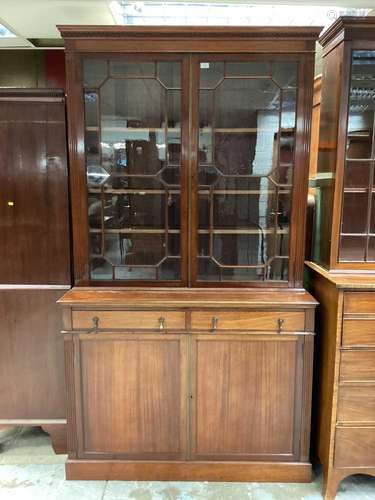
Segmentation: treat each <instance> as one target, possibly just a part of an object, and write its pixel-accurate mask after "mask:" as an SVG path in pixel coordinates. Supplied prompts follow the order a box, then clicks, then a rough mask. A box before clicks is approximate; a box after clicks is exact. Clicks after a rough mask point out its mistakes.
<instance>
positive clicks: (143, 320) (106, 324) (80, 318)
mask: <svg viewBox="0 0 375 500" xmlns="http://www.w3.org/2000/svg"><path fill="white" fill-rule="evenodd" d="M95 317H97V318H98V319H99V322H98V328H99V329H106V330H110V329H118V328H121V329H131V330H184V329H185V313H184V312H183V311H95V310H94V311H73V312H72V324H73V329H76V330H81V329H89V328H93V326H94V323H93V318H95Z"/></svg>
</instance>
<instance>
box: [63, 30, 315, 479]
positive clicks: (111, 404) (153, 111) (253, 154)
mask: <svg viewBox="0 0 375 500" xmlns="http://www.w3.org/2000/svg"><path fill="white" fill-rule="evenodd" d="M60 30H61V33H62V35H63V37H64V40H65V45H66V62H67V94H68V122H69V147H70V164H71V195H72V219H73V247H74V269H75V284H76V286H75V288H74V289H73V290H72V291H71V292H70V293H68V294H66V295H65V296H64V297H63V299H61V300H60V303H61V305H62V306H63V308H64V330H63V333H64V338H65V343H66V366H67V370H66V372H67V385H68V391H69V396H68V408H69V436H70V437H69V447H70V455H69V460H68V463H67V477H68V478H71V479H74V478H107V479H109V478H112V479H113V478H118V479H120V478H122V479H131V478H133V479H147V478H148V479H151V478H154V479H173V478H174V479H211V480H219V479H227V480H230V479H238V480H250V479H258V480H261V479H264V480H266V479H268V480H271V479H273V480H288V479H289V480H295V481H307V480H309V479H310V464H309V461H308V450H309V444H308V442H309V416H310V392H311V366H312V335H313V311H314V308H315V305H316V302H315V300H314V299H313V298H312V297H311V296H310V295H309V294H308V293H307V292H305V291H304V290H303V289H302V273H303V255H304V252H303V249H304V227H305V224H304V218H305V213H306V201H305V200H306V194H307V176H308V162H309V135H310V119H311V104H312V87H313V63H314V44H315V39H316V37H317V34H318V32H319V30H318V29H317V28H298V29H294V28H293V29H291V28H277V29H275V28H241V27H238V28H218V27H210V28H202V27H196V28H194V31H192V30H191V29H190V28H186V27H185V28H184V27H181V28H172V27H168V28H167V27H162V28H161V27H147V28H139V27H116V28H113V27H76V26H74V27H73V26H72V27H67V26H65V27H61V28H60ZM275 33H277V35H276V36H275ZM255 288H257V289H258V291H254V289H255ZM224 430H225V436H226V437H225V439H224V440H223V439H222V433H223V431H224ZM281 431H282V432H281Z"/></svg>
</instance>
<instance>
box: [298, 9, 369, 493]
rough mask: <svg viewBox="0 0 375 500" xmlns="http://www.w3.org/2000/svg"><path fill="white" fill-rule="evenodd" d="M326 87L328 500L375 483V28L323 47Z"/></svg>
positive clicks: (321, 159)
mask: <svg viewBox="0 0 375 500" xmlns="http://www.w3.org/2000/svg"><path fill="white" fill-rule="evenodd" d="M320 43H321V44H322V45H323V79H322V97H321V122H320V138H319V155H318V171H317V175H316V182H315V184H316V196H317V198H316V216H315V241H314V263H312V262H310V263H308V268H307V270H308V283H307V284H308V289H309V290H310V291H311V292H312V293H313V295H314V296H315V298H316V299H317V300H318V301H319V302H320V306H319V309H318V324H317V333H318V341H317V351H318V354H317V361H318V363H317V377H316V379H317V382H318V390H317V392H318V400H317V405H316V407H317V411H316V413H317V450H316V451H317V455H318V457H319V458H320V461H321V462H322V464H323V471H324V480H325V498H326V499H327V500H329V499H332V498H334V497H335V495H336V490H337V487H338V485H339V483H340V481H341V479H343V478H344V477H345V476H348V475H350V474H358V473H364V474H372V475H375V441H374V439H373V435H374V433H375V407H374V397H373V392H374V387H375V375H374V370H373V363H374V360H373V355H374V340H373V334H374V321H375V253H374V242H375V226H374V222H375V205H374V203H375V194H374V193H375V189H374V166H375V140H374V117H375V20H374V18H371V17H369V18H350V17H344V18H340V19H339V20H338V21H337V22H336V23H335V24H333V25H332V27H331V28H330V29H329V30H327V32H326V33H325V34H324V35H323V36H322V37H321V39H320Z"/></svg>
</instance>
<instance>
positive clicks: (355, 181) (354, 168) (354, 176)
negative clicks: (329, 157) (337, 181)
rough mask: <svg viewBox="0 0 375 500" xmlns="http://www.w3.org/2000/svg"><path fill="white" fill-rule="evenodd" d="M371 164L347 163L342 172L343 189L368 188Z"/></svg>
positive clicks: (364, 162) (366, 162)
mask: <svg viewBox="0 0 375 500" xmlns="http://www.w3.org/2000/svg"><path fill="white" fill-rule="evenodd" d="M371 168H372V163H371V162H369V161H347V162H346V165H345V172H344V186H345V188H366V189H367V188H368V186H369V182H370V171H371Z"/></svg>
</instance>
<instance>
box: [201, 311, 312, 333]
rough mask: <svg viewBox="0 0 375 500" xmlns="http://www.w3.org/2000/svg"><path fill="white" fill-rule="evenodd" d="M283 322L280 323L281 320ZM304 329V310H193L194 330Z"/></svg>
mask: <svg viewBox="0 0 375 500" xmlns="http://www.w3.org/2000/svg"><path fill="white" fill-rule="evenodd" d="M279 320H281V321H282V323H280V321H279ZM279 325H281V330H282V331H284V330H285V331H293V330H294V331H304V330H305V313H304V312H303V311H224V312H217V311H200V312H192V314H191V328H192V329H193V330H213V329H215V330H257V331H278V330H279V327H280V326H279Z"/></svg>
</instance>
